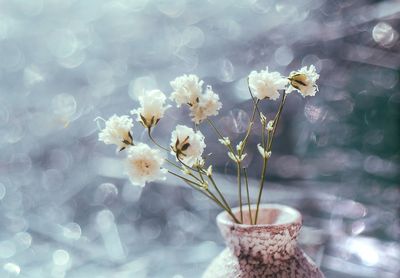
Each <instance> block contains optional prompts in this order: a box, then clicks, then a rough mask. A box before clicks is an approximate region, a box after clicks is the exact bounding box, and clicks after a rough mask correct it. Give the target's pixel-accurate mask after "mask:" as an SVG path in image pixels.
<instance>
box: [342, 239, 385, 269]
mask: <svg viewBox="0 0 400 278" xmlns="http://www.w3.org/2000/svg"><path fill="white" fill-rule="evenodd" d="M348 248H349V251H351V252H352V253H354V254H357V255H358V256H359V257H360V258H361V260H362V261H363V263H364V264H365V265H368V266H374V265H376V264H378V263H379V250H378V249H377V248H375V247H374V244H373V243H372V242H365V241H363V240H357V239H356V240H350V241H349V243H348Z"/></svg>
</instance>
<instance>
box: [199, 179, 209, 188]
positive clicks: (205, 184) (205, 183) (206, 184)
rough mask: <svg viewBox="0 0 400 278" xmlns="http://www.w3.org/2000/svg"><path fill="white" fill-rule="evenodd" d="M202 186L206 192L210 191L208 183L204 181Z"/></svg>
mask: <svg viewBox="0 0 400 278" xmlns="http://www.w3.org/2000/svg"><path fill="white" fill-rule="evenodd" d="M200 186H201V188H203V189H204V190H208V182H206V181H204V182H203V183H202V184H201V185H200Z"/></svg>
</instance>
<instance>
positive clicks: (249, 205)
mask: <svg viewBox="0 0 400 278" xmlns="http://www.w3.org/2000/svg"><path fill="white" fill-rule="evenodd" d="M243 172H244V180H245V182H246V193H247V205H248V207H249V217H250V224H251V225H253V217H252V216H251V204H250V194H249V182H248V178H247V170H246V168H243Z"/></svg>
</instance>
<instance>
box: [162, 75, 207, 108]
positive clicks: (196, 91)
mask: <svg viewBox="0 0 400 278" xmlns="http://www.w3.org/2000/svg"><path fill="white" fill-rule="evenodd" d="M170 84H171V87H172V89H174V92H173V93H172V94H171V100H173V101H175V102H176V104H177V106H178V107H179V106H181V105H182V104H189V105H194V104H195V103H196V102H198V101H199V98H200V95H201V91H202V86H203V81H202V80H199V77H198V76H197V75H194V74H190V75H186V74H184V75H182V76H179V77H177V78H175V80H173V81H171V82H170Z"/></svg>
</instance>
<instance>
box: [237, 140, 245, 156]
mask: <svg viewBox="0 0 400 278" xmlns="http://www.w3.org/2000/svg"><path fill="white" fill-rule="evenodd" d="M243 144H244V141H240V142H239V144H237V145H236V151H237V152H238V153H240V152H241V151H242V149H243Z"/></svg>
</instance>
